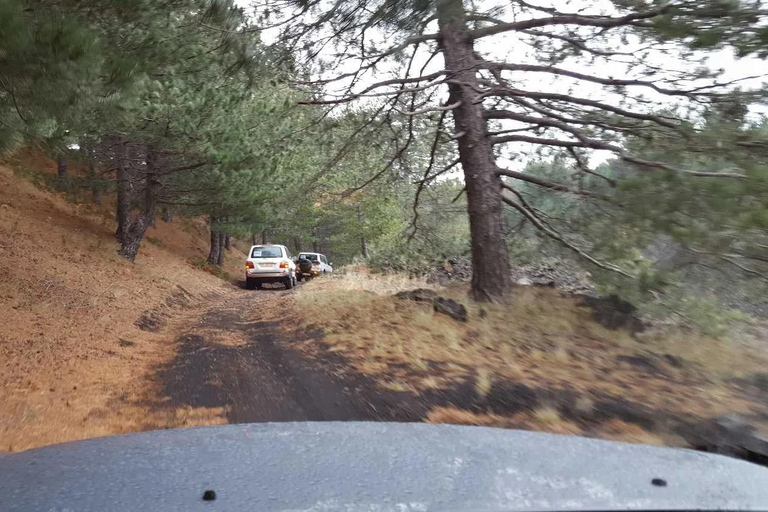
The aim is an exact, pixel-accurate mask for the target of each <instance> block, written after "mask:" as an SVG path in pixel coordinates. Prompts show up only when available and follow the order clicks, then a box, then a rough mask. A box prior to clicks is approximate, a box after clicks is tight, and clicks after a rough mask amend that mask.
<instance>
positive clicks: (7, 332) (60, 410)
mask: <svg viewBox="0 0 768 512" xmlns="http://www.w3.org/2000/svg"><path fill="white" fill-rule="evenodd" d="M30 169H32V170H34V172H33V173H31V174H30V172H29V170H30ZM25 170H26V171H25ZM77 170H78V169H77V168H74V169H73V172H74V173H77ZM14 171H15V172H14ZM54 172H55V164H54V162H52V161H49V160H46V159H44V158H40V157H38V156H35V155H32V154H26V155H21V156H19V157H17V158H16V159H15V160H13V161H9V162H6V163H5V164H2V163H0V318H2V320H3V321H2V322H0V451H3V450H20V449H25V448H30V447H33V446H39V445H43V444H50V443H53V442H61V441H67V440H72V439H79V438H85V437H93V436H97V435H107V434H113V433H119V432H126V431H135V430H141V429H142V428H144V426H145V425H149V424H152V425H155V426H157V425H164V424H169V425H182V424H185V423H187V424H193V423H195V422H196V421H198V420H200V421H207V419H206V418H197V415H199V414H200V413H199V412H198V411H187V412H181V413H179V412H176V413H174V416H175V417H173V418H163V417H157V416H158V414H160V413H157V412H151V411H150V410H149V408H148V407H147V405H146V403H142V402H144V401H145V399H146V397H148V396H151V395H150V393H149V391H150V390H149V389H148V387H147V386H149V385H151V383H150V382H149V380H148V379H147V378H146V377H147V374H148V373H150V372H151V371H152V369H153V366H154V365H155V364H156V363H158V362H159V361H161V360H165V359H167V358H168V357H170V355H171V354H172V350H173V348H172V347H171V346H170V345H169V343H168V341H167V339H168V330H169V329H173V328H176V327H178V328H181V327H183V325H182V324H184V322H187V321H193V320H195V317H194V312H195V310H194V306H195V304H196V302H199V301H200V299H202V298H210V297H211V296H213V295H215V294H221V293H225V292H226V290H227V288H228V287H229V286H230V285H228V284H227V283H226V282H224V281H222V280H221V279H219V278H217V277H214V276H213V275H211V274H209V273H207V272H204V271H201V270H198V269H196V268H194V267H193V266H192V265H191V264H190V263H189V260H190V259H192V260H195V259H196V260H201V259H203V258H204V257H205V256H206V254H207V253H206V251H207V236H208V232H207V229H206V227H205V225H204V224H203V223H202V222H200V221H188V220H186V221H185V220H180V221H177V222H173V223H171V224H165V223H163V222H161V221H158V223H157V228H156V229H150V230H149V233H148V236H147V239H146V240H145V242H144V243H143V244H142V248H141V252H140V253H139V256H138V258H137V259H136V263H135V264H132V263H129V262H127V261H125V260H123V259H121V258H119V257H118V256H117V255H116V253H115V251H116V244H115V242H114V236H113V232H114V229H115V222H114V214H113V213H112V210H113V208H112V204H113V201H114V199H113V198H110V197H105V204H104V206H101V207H94V206H92V205H88V204H75V203H74V202H72V201H71V200H72V198H69V200H67V198H66V197H65V194H63V193H58V192H56V193H54V192H50V191H45V190H41V189H40V188H37V187H35V186H34V185H33V184H32V183H31V182H30V181H29V180H28V179H20V175H26V177H27V178H29V177H30V176H34V177H36V179H37V180H38V181H40V180H42V181H46V178H47V177H49V176H51V175H52V174H53V173H54ZM153 242H154V243H153ZM243 258H244V256H243V254H242V253H240V252H239V251H237V250H233V251H232V252H231V253H230V254H228V255H227V260H228V261H227V266H226V267H225V270H226V271H228V272H230V273H232V275H239V273H240V270H241V269H240V264H241V262H242V260H243ZM182 305H184V306H186V307H187V308H191V309H185V310H184V311H186V313H183V312H182V311H181V306H182ZM172 309H175V310H177V311H176V312H175V314H174V317H176V318H177V320H176V321H175V322H176V324H179V325H169V326H167V327H166V328H165V329H164V333H163V335H161V334H156V333H150V332H145V331H142V330H140V329H138V328H137V326H136V325H135V322H136V320H137V318H139V317H141V316H142V315H143V314H144V313H145V312H147V311H152V312H153V314H154V315H155V316H160V317H162V316H164V313H167V312H169V311H168V310H172ZM213 412H215V411H208V412H206V413H205V415H206V416H207V415H210V414H212V413H213ZM180 414H181V415H182V416H185V417H178V416H179V415H180Z"/></svg>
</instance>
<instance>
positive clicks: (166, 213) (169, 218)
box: [161, 205, 173, 224]
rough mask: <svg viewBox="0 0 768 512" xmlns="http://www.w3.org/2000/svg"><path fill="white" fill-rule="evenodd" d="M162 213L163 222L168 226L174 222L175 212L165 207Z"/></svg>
mask: <svg viewBox="0 0 768 512" xmlns="http://www.w3.org/2000/svg"><path fill="white" fill-rule="evenodd" d="M161 212H162V213H161V215H162V219H163V222H165V223H166V224H170V223H171V222H173V212H172V211H171V209H170V207H168V205H163V207H162V208H161Z"/></svg>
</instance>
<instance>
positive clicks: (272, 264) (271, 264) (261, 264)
mask: <svg viewBox="0 0 768 512" xmlns="http://www.w3.org/2000/svg"><path fill="white" fill-rule="evenodd" d="M259 266H260V267H274V266H275V264H274V263H259Z"/></svg>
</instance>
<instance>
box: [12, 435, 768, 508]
mask: <svg viewBox="0 0 768 512" xmlns="http://www.w3.org/2000/svg"><path fill="white" fill-rule="evenodd" d="M206 491H213V493H215V500H214V501H204V500H203V495H204V493H205V492H206ZM0 496H2V498H0V500H2V501H0V503H2V509H3V510H9V511H20V510H25V511H26V510H78V511H85V510H87V511H91V510H92V511H103V510H111V511H128V510H132V511H133V510H145V511H155V510H163V511H169V510H185V511H187V510H188V511H195V510H205V511H212V510H227V511H240V510H249V511H250V510H306V511H327V510H345V511H347V510H350V511H351V510H355V511H357V510H370V511H382V510H398V511H407V510H418V511H423V510H462V511H464V510H467V511H469V510H472V511H474V510H492V511H499V510H505V511H543V510H604V511H607V510H716V509H717V510H768V469H766V468H763V467H760V466H756V465H753V464H750V463H747V462H743V461H739V460H735V459H730V458H726V457H722V456H717V455H710V454H705V453H700V452H694V451H688V450H680V449H671V448H655V447H648V446H641V445H629V444H622V443H615V442H609V441H600V440H594V439H586V438H579V437H573V436H558V435H550V434H541V433H532V432H522V431H514V430H499V429H492V428H482V427H460V426H447V425H426V424H396V423H272V424H249V425H229V426H217V427H204V428H194V429H185V430H167V431H156V432H146V433H140V434H131V435H124V436H114V437H108V438H101V439H92V440H88V441H80V442H75V443H67V444H63V445H56V446H49V447H45V448H40V449H36V450H30V451H27V452H21V453H16V454H6V455H4V456H0ZM207 496H208V497H209V498H211V497H213V495H212V494H211V493H208V495H207Z"/></svg>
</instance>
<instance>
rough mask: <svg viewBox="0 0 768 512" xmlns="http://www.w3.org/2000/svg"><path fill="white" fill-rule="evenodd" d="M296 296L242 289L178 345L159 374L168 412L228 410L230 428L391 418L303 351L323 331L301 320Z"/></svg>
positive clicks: (211, 312)
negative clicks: (310, 328)
mask: <svg viewBox="0 0 768 512" xmlns="http://www.w3.org/2000/svg"><path fill="white" fill-rule="evenodd" d="M294 293H295V292H290V291H283V290H275V289H268V290H262V291H257V292H252V291H246V290H240V291H239V293H235V294H234V295H233V296H232V297H230V298H228V299H225V300H224V301H223V302H222V303H221V304H216V305H214V306H213V307H212V308H211V309H210V310H208V311H207V312H206V313H205V314H204V315H203V316H202V317H201V318H200V321H199V323H198V324H197V325H196V326H193V327H192V328H191V329H190V330H189V331H188V332H187V333H185V334H183V335H181V336H180V337H178V338H177V339H176V343H177V344H178V348H177V354H176V356H175V357H174V358H173V360H171V361H170V362H169V363H168V364H166V365H163V366H162V367H161V368H159V370H158V372H157V379H158V381H159V385H160V387H161V390H162V394H163V395H164V396H165V397H166V398H167V401H165V402H164V403H163V406H164V407H193V408H198V407H204V408H217V407H224V408H225V410H226V411H227V418H226V419H227V421H228V422H230V423H250V422H268V421H334V420H337V421H339V420H344V421H350V420H382V419H384V420H386V419H387V418H386V417H382V416H381V414H380V413H378V412H377V408H375V407H374V406H373V405H371V404H369V403H367V402H366V401H365V400H363V399H362V398H361V397H360V396H359V395H357V394H355V393H354V391H353V390H351V389H350V388H349V387H347V386H346V385H345V383H344V382H342V381H341V380H340V379H339V378H337V377H335V376H334V375H333V374H332V368H330V367H329V366H328V364H327V363H328V362H327V361H324V362H323V363H322V364H320V362H318V361H313V360H311V359H309V358H308V357H306V356H305V355H304V354H302V353H301V351H300V350H299V349H298V345H300V344H301V343H304V342H307V341H310V342H311V341H312V340H316V339H317V338H319V334H318V333H312V332H309V331H307V330H306V329H304V328H302V327H301V325H300V324H299V322H297V320H296V318H295V314H296V309H297V306H296V304H295V299H294Z"/></svg>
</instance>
